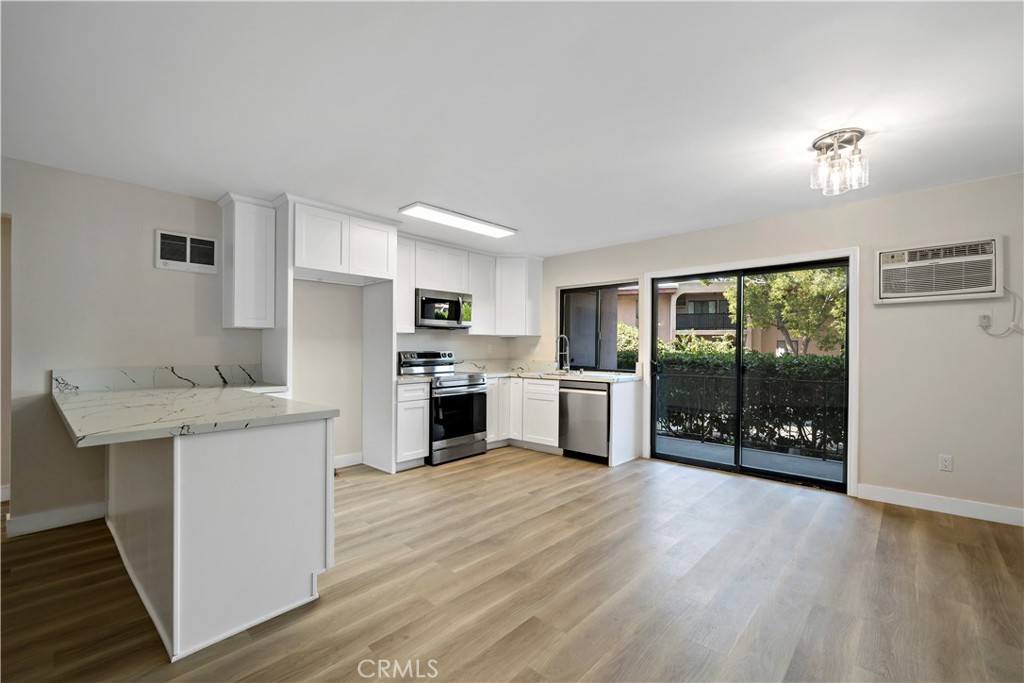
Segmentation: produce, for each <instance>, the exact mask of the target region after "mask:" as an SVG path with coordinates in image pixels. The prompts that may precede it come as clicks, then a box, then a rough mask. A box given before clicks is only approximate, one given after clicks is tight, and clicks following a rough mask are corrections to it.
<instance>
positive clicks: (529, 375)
mask: <svg viewBox="0 0 1024 683" xmlns="http://www.w3.org/2000/svg"><path fill="white" fill-rule="evenodd" d="M485 374H486V375H487V379H498V378H500V377H522V378H523V379H553V380H561V379H567V380H573V381H579V382H604V383H605V384H618V383H620V382H639V381H640V380H641V379H643V378H642V377H640V375H632V374H627V373H622V374H618V373H612V372H596V373H589V374H588V373H584V374H582V375H577V374H576V373H570V374H562V373H556V372H525V371H524V372H517V371H512V370H505V371H497V372H492V371H490V370H488V371H487V372H486V373H485ZM429 381H430V377H429V376H424V375H413V376H407V377H399V378H398V383H399V384H413V383H415V382H429Z"/></svg>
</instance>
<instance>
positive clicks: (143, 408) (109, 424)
mask: <svg viewBox="0 0 1024 683" xmlns="http://www.w3.org/2000/svg"><path fill="white" fill-rule="evenodd" d="M53 400H54V403H56V404H57V408H58V410H59V411H60V414H61V417H62V418H63V419H64V424H65V425H67V428H68V430H69V431H70V432H71V437H72V438H73V439H74V440H75V442H76V443H77V444H78V446H79V447H84V446H102V445H105V444H112V443H124V442H128V441H143V440H146V439H162V438H167V437H171V436H188V435H192V434H207V433H210V432H223V431H228V430H233V429H247V428H250V427H263V426H267V425H279V424H287V423H291V422H307V421H310V420H323V419H327V418H332V417H337V416H338V414H339V413H338V409H337V408H328V407H325V406H318V405H313V404H310V403H301V402H299V401H292V400H289V399H284V398H278V397H275V396H264V395H262V394H260V393H255V392H254V391H251V390H244V389H236V388H199V387H197V388H188V389H182V388H173V389H168V388H163V389H126V390H115V391H78V392H59V391H55V392H54V393H53Z"/></svg>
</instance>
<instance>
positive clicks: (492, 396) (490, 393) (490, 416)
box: [487, 379, 501, 443]
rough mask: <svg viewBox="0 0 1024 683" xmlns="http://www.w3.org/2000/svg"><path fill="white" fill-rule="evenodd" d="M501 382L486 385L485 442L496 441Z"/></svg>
mask: <svg viewBox="0 0 1024 683" xmlns="http://www.w3.org/2000/svg"><path fill="white" fill-rule="evenodd" d="M500 381H501V380H496V379H495V380H491V381H489V382H488V383H487V442H488V443H491V442H493V441H497V440H498V424H499V421H500V418H499V417H498V416H499V414H500V413H499V407H500V404H501V401H500V399H499V398H498V394H500V393H501V385H500Z"/></svg>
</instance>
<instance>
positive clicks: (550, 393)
mask: <svg viewBox="0 0 1024 683" xmlns="http://www.w3.org/2000/svg"><path fill="white" fill-rule="evenodd" d="M541 382H543V383H544V384H545V385H552V386H550V387H549V386H541V385H540V384H539V383H541ZM534 383H537V384H534ZM523 441H529V442H531V443H539V444H543V445H545V446H557V445H558V382H557V381H551V380H526V383H525V385H524V387H523Z"/></svg>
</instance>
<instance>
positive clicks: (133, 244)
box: [2, 158, 260, 517]
mask: <svg viewBox="0 0 1024 683" xmlns="http://www.w3.org/2000/svg"><path fill="white" fill-rule="evenodd" d="M2 175H3V195H2V202H3V205H2V210H3V212H4V213H9V214H10V215H11V220H12V234H11V250H12V255H13V264H12V285H11V287H12V293H13V297H12V298H13V301H12V311H11V313H12V328H13V329H12V339H11V351H12V358H13V363H12V365H13V368H12V377H11V394H12V434H11V436H12V444H11V450H12V453H11V515H12V517H19V516H25V515H29V514H36V513H44V512H47V511H53V510H54V509H58V508H78V507H89V506H90V505H92V506H93V507H95V504H96V503H100V502H102V501H103V498H104V458H103V454H104V449H103V448H85V449H79V448H75V446H74V445H73V443H72V441H71V437H70V436H69V435H68V432H67V430H66V429H65V427H64V425H63V423H62V422H61V420H60V417H59V416H58V414H57V411H56V409H55V408H54V407H53V404H52V402H51V400H50V397H49V394H50V378H49V371H50V370H52V369H53V368H58V367H59V368H88V367H111V366H153V365H166V364H181V365H204V364H214V363H252V362H258V361H259V358H260V333H259V332H258V331H252V330H225V329H222V327H221V285H220V276H219V275H200V274H194V273H183V272H177V271H171V270H157V269H156V268H154V267H153V231H154V230H155V229H157V228H165V229H168V230H173V231H177V232H186V233H194V234H200V235H208V236H212V237H216V238H218V239H219V238H220V232H221V221H220V209H219V208H218V206H217V205H216V204H215V203H213V202H209V201H203V200H199V199H193V198H190V197H184V196H181V195H176V194H171V193H168V192H161V191H158V190H152V189H148V188H144V187H139V186H137V185H129V184H127V183H121V182H115V181H111V180H105V179H102V178H97V177H94V176H87V175H82V174H78V173H72V172H69V171H62V170H58V169H54V168H49V167H46V166H38V165H36V164H29V163H26V162H22V161H16V160H13V159H7V158H5V159H3V171H2Z"/></svg>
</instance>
